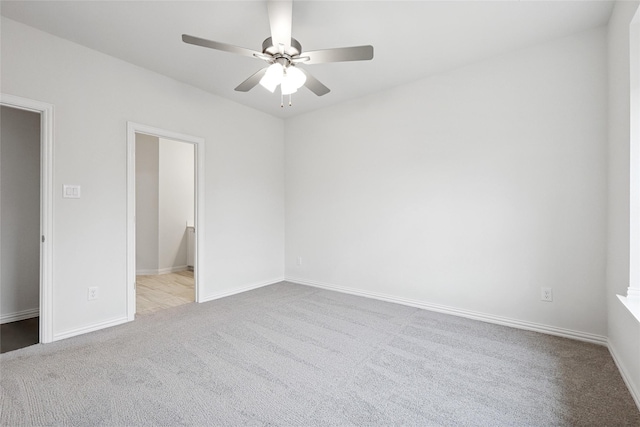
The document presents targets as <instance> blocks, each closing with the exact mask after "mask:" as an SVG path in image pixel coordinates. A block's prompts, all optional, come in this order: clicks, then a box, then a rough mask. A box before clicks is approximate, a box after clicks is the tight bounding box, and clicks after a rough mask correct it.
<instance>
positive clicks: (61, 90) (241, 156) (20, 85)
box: [0, 17, 284, 338]
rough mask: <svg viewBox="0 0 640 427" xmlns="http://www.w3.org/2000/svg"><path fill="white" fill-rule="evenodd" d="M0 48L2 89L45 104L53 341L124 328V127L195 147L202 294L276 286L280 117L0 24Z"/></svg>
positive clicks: (280, 268)
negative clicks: (200, 178) (195, 140)
mask: <svg viewBox="0 0 640 427" xmlns="http://www.w3.org/2000/svg"><path fill="white" fill-rule="evenodd" d="M1 43H2V44H1V49H2V69H1V74H0V75H1V78H2V80H1V82H0V83H1V85H2V92H3V93H7V94H12V95H16V96H21V97H25V98H30V99H35V100H39V101H42V102H47V103H50V104H53V105H54V106H55V135H54V139H55V141H54V144H55V148H54V150H55V164H54V171H53V175H54V178H53V179H54V188H55V189H59V190H60V191H59V192H58V191H56V194H55V197H54V200H53V207H54V222H53V251H54V261H53V262H54V265H53V274H54V278H53V286H54V289H53V295H54V299H53V317H54V318H53V332H54V338H60V337H64V336H69V335H71V334H77V333H82V332H85V331H88V330H91V329H92V328H99V327H106V326H109V325H112V324H115V323H118V322H122V321H125V320H126V317H127V307H126V290H127V283H126V245H127V240H126V159H127V153H126V147H127V144H126V123H127V121H133V122H136V123H141V124H145V125H149V126H153V127H158V128H162V129H167V130H170V131H174V132H179V133H183V134H188V135H194V136H199V137H202V138H204V139H205V140H206V164H205V168H206V170H205V191H206V194H205V210H206V213H205V218H203V221H205V223H206V235H205V239H204V240H205V241H204V249H205V250H204V252H205V256H206V258H205V262H206V264H207V269H206V272H205V275H204V277H202V283H201V285H202V289H201V291H202V296H203V297H204V298H205V299H207V298H214V297H216V296H219V295H223V294H225V293H229V292H234V291H237V290H240V289H245V288H247V287H250V286H255V285H259V284H264V283H269V282H274V281H278V280H280V279H282V277H283V249H282V248H283V245H284V243H283V232H284V223H283V217H284V191H283V190H284V188H283V176H282V171H283V139H284V137H283V127H284V125H283V122H282V121H281V120H279V119H276V118H273V117H271V116H268V115H266V114H263V113H260V112H257V111H255V110H252V109H250V108H247V107H244V106H241V105H239V104H236V103H233V102H230V101H227V100H224V99H222V98H220V97H217V96H214V95H211V94H209V93H206V92H204V91H201V90H198V89H195V88H193V87H190V86H188V85H185V84H182V83H179V82H177V81H175V80H172V79H169V78H167V77H164V76H161V75H159V74H155V73H152V72H150V71H147V70H144V69H141V68H139V67H136V66H134V65H131V64H128V63H126V62H123V61H120V60H117V59H115V58H113V57H110V56H107V55H104V54H101V53H99V52H96V51H93V50H90V49H87V48H85V47H82V46H80V45H77V44H75V43H71V42H69V41H66V40H63V39H60V38H57V37H54V36H51V35H49V34H46V33H44V32H41V31H38V30H35V29H33V28H30V27H28V26H25V25H23V24H20V23H17V22H15V21H12V20H9V19H6V18H4V17H3V18H2V23H1ZM185 66H189V65H188V64H186V65H185ZM212 72H215V70H212ZM229 90H232V88H231V87H230V89H229ZM62 184H80V185H82V198H81V199H79V200H71V199H62V197H61V189H62ZM88 278H90V280H89V279H88ZM88 286H97V287H98V288H99V291H98V295H99V298H98V299H97V300H93V301H87V287H88Z"/></svg>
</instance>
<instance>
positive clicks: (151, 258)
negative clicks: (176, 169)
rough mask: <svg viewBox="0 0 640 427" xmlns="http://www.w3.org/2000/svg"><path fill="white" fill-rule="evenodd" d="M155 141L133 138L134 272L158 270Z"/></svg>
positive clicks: (157, 170)
mask: <svg viewBox="0 0 640 427" xmlns="http://www.w3.org/2000/svg"><path fill="white" fill-rule="evenodd" d="M159 157H160V150H159V140H158V138H157V137H155V136H150V135H144V134H136V270H137V271H140V273H138V274H142V273H144V272H146V271H152V272H155V271H157V270H158V268H159V266H158V253H159V252H158V251H159V249H158V212H159V210H160V207H159V200H158V199H159V188H158V185H159V182H158V174H159V167H160V163H159Z"/></svg>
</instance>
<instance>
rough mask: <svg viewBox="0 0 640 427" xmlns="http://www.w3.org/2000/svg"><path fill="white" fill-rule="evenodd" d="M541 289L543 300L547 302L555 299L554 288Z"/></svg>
mask: <svg viewBox="0 0 640 427" xmlns="http://www.w3.org/2000/svg"><path fill="white" fill-rule="evenodd" d="M540 290H541V294H540V299H541V300H542V301H547V302H551V301H553V289H551V288H540Z"/></svg>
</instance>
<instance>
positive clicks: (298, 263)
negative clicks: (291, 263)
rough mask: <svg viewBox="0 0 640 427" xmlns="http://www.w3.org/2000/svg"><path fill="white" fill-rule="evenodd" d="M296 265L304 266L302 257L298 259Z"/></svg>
mask: <svg viewBox="0 0 640 427" xmlns="http://www.w3.org/2000/svg"><path fill="white" fill-rule="evenodd" d="M296 264H297V265H298V267H299V266H301V265H302V257H301V256H299V257H298V260H297V261H296Z"/></svg>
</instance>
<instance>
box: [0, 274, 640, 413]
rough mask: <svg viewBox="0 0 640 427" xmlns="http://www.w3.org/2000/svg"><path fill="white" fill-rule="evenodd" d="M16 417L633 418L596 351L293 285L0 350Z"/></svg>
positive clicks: (616, 378) (2, 401)
mask: <svg viewBox="0 0 640 427" xmlns="http://www.w3.org/2000/svg"><path fill="white" fill-rule="evenodd" d="M0 362H1V367H0V369H1V374H2V378H1V385H2V389H1V394H0V412H1V414H0V423H1V424H2V425H5V426H17V425H81V426H96V425H107V426H120V425H122V426H124V425H126V426H144V425H163V426H173V425H199V426H200V425H202V426H204V425H217V426H218V425H219V426H222V425H296V426H302V425H304V426H310V425H421V426H424V425H428V426H431V425H444V426H456V425H470V426H476V425H477V426H525V425H531V426H552V425H562V426H574V425H585V426H586V425H593V426H604V425H610V426H614V425H615V426H621V425H632V426H638V425H640V412H639V411H638V409H637V408H636V407H635V405H634V402H633V400H632V398H631V396H630V394H629V392H628V390H627V389H626V388H625V385H624V383H623V381H622V378H621V377H620V374H619V373H618V371H617V369H616V367H615V365H614V362H613V360H612V359H611V356H610V355H609V353H608V350H607V349H606V348H605V347H602V346H598V345H593V344H588V343H583V342H578V341H573V340H568V339H563V338H558V337H553V336H547V335H543V334H538V333H535V332H528V331H522V330H516V329H511V328H508V327H503V326H498V325H492V324H487V323H482V322H478V321H473V320H468V319H463V318H458V317H453V316H448V315H444V314H439V313H433V312H429V311H424V310H420V309H416V308H411V307H405V306H401V305H396V304H391V303H386V302H381V301H376V300H370V299H365V298H361V297H357V296H351V295H345V294H340V293H335V292H330V291H325V290H319V289H314V288H310V287H306V286H300V285H295V284H290V283H286V282H283V283H279V284H276V285H272V286H268V287H265V288H261V289H257V290H254V291H251V292H246V293H244V294H240V295H236V296H233V297H228V298H224V299H221V300H217V301H213V302H209V303H205V304H189V305H186V306H181V307H176V308H172V309H168V310H165V311H162V312H158V313H155V314H151V315H148V316H144V317H141V318H140V319H138V320H136V321H135V322H131V323H128V324H125V325H122V326H118V327H115V328H110V329H107V330H103V331H99V332H94V333H91V334H86V335H83V336H80V337H76V338H70V339H67V340H63V341H60V342H56V343H52V344H47V345H41V344H40V345H36V346H32V347H28V348H25V349H21V350H16V351H14V352H10V353H5V354H3V355H1V356H0Z"/></svg>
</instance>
